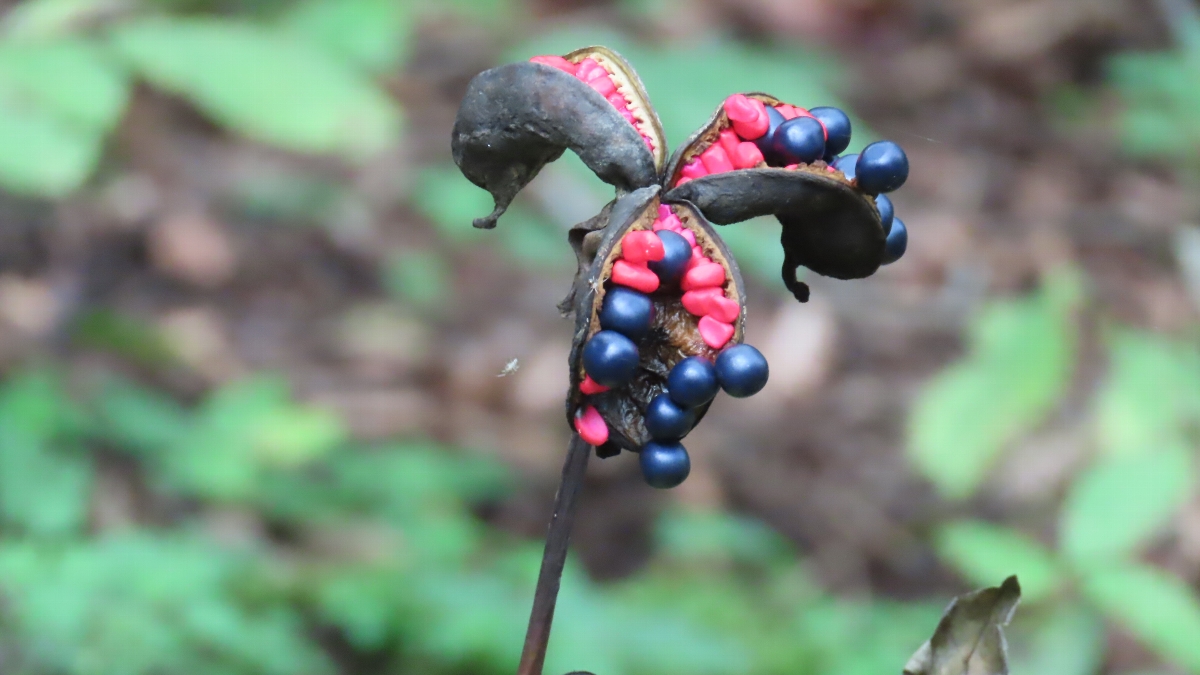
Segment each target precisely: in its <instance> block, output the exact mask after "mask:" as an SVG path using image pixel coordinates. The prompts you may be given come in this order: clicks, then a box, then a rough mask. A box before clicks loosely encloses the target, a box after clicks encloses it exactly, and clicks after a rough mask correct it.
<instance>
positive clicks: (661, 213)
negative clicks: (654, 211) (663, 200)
mask: <svg viewBox="0 0 1200 675" xmlns="http://www.w3.org/2000/svg"><path fill="white" fill-rule="evenodd" d="M674 215H675V212H674V211H672V210H671V207H669V206H667V205H666V204H659V205H658V218H659V220H661V219H663V218H671V217H673V216H674Z"/></svg>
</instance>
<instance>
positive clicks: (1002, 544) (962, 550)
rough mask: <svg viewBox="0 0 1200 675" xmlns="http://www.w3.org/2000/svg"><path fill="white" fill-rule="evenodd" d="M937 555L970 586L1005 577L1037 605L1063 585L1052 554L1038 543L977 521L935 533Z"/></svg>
mask: <svg viewBox="0 0 1200 675" xmlns="http://www.w3.org/2000/svg"><path fill="white" fill-rule="evenodd" d="M935 541H936V545H937V549H938V554H939V555H941V557H942V558H944V559H946V560H948V561H949V562H950V563H951V564H952V565H954V567H955V568H956V569H958V570H959V572H961V573H962V574H963V576H965V577H966V578H967V580H968V581H970V582H971V583H973V584H986V583H988V580H994V579H996V578H999V577H1002V576H1004V575H1005V574H1015V575H1017V577H1018V578H1020V580H1021V591H1022V595H1023V596H1024V598H1025V600H1026V601H1028V602H1037V601H1039V600H1042V599H1045V598H1047V597H1049V596H1050V595H1051V594H1053V593H1054V592H1055V591H1057V590H1058V588H1059V587H1060V586H1061V585H1062V583H1063V575H1062V572H1061V571H1060V569H1059V566H1058V563H1057V562H1056V561H1055V559H1054V554H1053V553H1052V552H1051V551H1049V550H1047V549H1046V548H1045V547H1044V546H1042V545H1041V544H1040V543H1038V542H1036V541H1034V540H1033V539H1030V538H1029V537H1026V536H1025V535H1023V534H1021V533H1019V532H1017V531H1015V530H1012V529H1009V528H1007V527H1001V526H998V525H993V524H991V523H984V522H980V521H959V522H956V523H950V524H947V525H944V526H942V527H941V528H940V529H939V530H938V533H937V537H936V540H935Z"/></svg>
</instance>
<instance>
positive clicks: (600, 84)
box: [587, 75, 617, 98]
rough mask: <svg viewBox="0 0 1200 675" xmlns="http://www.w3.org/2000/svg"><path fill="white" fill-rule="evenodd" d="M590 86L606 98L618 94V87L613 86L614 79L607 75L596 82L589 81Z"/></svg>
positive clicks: (598, 78)
mask: <svg viewBox="0 0 1200 675" xmlns="http://www.w3.org/2000/svg"><path fill="white" fill-rule="evenodd" d="M587 84H588V86H589V87H591V88H592V89H595V90H596V91H597V92H599V93H600V95H601V96H603V97H604V98H608V97H609V96H612V95H613V94H615V93H617V85H615V84H613V81H612V78H611V77H608V76H607V75H605V76H603V77H597V78H596V79H594V80H588V83H587Z"/></svg>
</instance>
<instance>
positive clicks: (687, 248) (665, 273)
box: [649, 230, 692, 285]
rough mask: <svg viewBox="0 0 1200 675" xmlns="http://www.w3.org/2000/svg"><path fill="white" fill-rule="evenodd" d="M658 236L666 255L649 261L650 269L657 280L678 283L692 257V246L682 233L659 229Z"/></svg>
mask: <svg viewBox="0 0 1200 675" xmlns="http://www.w3.org/2000/svg"><path fill="white" fill-rule="evenodd" d="M658 238H659V239H660V240H661V241H662V245H663V251H664V252H665V253H666V255H664V256H663V259H662V260H659V261H656V262H652V263H650V264H649V267H650V271H652V272H654V273H655V274H657V275H658V280H659V281H660V282H662V283H663V284H665V285H670V284H675V283H678V282H679V280H680V279H682V278H683V273H684V272H686V271H687V265H688V261H690V260H691V259H692V246H691V244H689V243H688V242H687V239H684V238H683V235H680V234H678V233H675V232H672V231H670V230H659V231H658Z"/></svg>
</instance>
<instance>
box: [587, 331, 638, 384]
mask: <svg viewBox="0 0 1200 675" xmlns="http://www.w3.org/2000/svg"><path fill="white" fill-rule="evenodd" d="M637 366H638V348H637V345H635V344H633V340H630V339H629V338H627V337H625V336H624V335H621V334H620V333H618V332H616V331H613V330H602V331H600V332H598V333H596V334H595V335H593V336H592V339H590V340H588V343H587V344H586V345H584V347H583V369H584V370H586V371H587V374H588V375H591V376H592V379H593V380H595V381H596V382H599V383H600V384H602V385H604V386H606V387H619V386H621V385H623V384H625V383H626V382H628V381H629V380H630V379H631V378H632V377H633V374H634V372H636V371H637Z"/></svg>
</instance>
